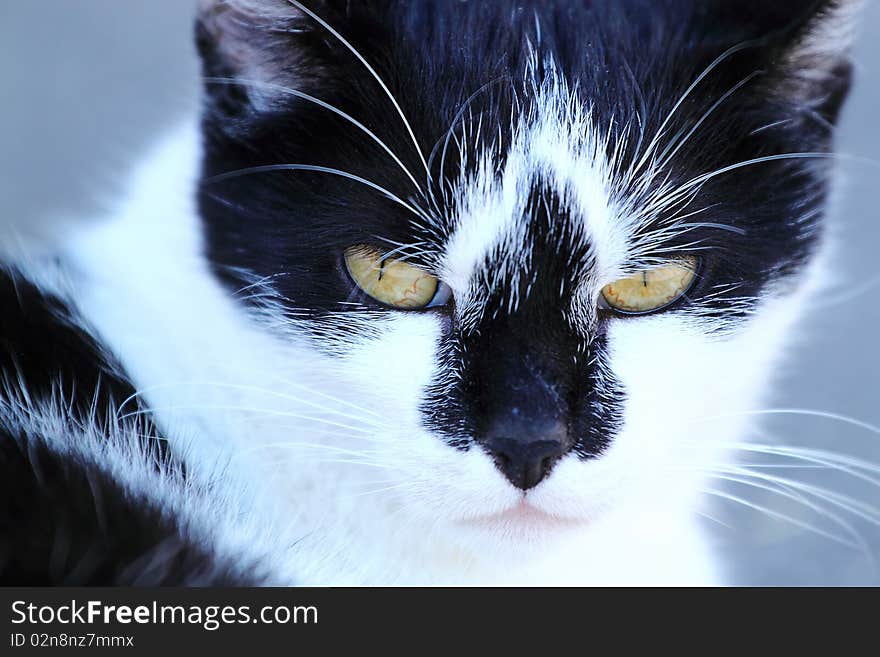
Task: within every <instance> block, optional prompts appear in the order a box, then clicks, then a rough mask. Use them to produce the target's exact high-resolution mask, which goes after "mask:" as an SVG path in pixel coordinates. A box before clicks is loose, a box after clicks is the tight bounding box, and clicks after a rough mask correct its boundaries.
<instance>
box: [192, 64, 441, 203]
mask: <svg viewBox="0 0 880 657" xmlns="http://www.w3.org/2000/svg"><path fill="white" fill-rule="evenodd" d="M204 81H205V82H207V83H209V84H230V85H241V86H248V87H257V88H266V89H272V90H274V91H279V92H281V93H284V94H288V95H291V96H295V97H296V98H300V99H302V100H305V101H307V102H309V103H314V104H315V105H318V106H319V107H323V108H324V109H326V110H329V111H331V112H333V113H334V114H336V115H337V116H339V117H340V118H342V119H344V120H346V121H348V122H349V123H351V124H352V125H353V126H355V127H356V128H357V129H358V130H360V131H361V132H363V133H364V134H366V135H367V136H368V137H369V138H370V139H372V140H373V141H374V142H376V143H377V144H378V145H379V146H380V147H381V148H382V150H384V151H385V152H386V153H388V155H389V156H391V158H392V159H393V160H394V162H395V163H396V164H397V166H399V167H400V169H401V171H403V173H404V174H406V177H407V178H409V179H410V181H411V182H412V184H413V186H415V188H416V189H417V190H418V191H419V193H421V194H422V195H423V196H424V190H423V189H422V187H421V185H419V183H418V182H416V179H415V177H414V176H413V175H412V173H411V172H410V170H409V169H408V168H407V167H406V165H404V163H403V162H402V161H401V159H400V158H399V157H398V156H397V155H396V154H395V153H394V151H392V150H391V148H389V147H388V145H387V144H386V143H385V142H384V141H382V140H381V139H379V137H378V136H377V135H376V134H375V133H374V132H373V131H372V130H370V129H369V128H368V127H367V126H365V125H364V124H363V123H361V122H360V121H358V120H357V119H355V118H354V117H353V116H351V115H350V114H348V113H346V112H343V111H342V110H341V109H339V108H338V107H335V106H334V105H331V104H330V103H328V102H326V101H323V100H321V99H320V98H315V97H314V96H311V95H309V94H307V93H304V92H302V91H299V90H297V89H291V88H290V87H286V86H283V85H280V84H273V83H271V82H262V81H260V80H247V79H244V78H217V77H208V78H204Z"/></svg>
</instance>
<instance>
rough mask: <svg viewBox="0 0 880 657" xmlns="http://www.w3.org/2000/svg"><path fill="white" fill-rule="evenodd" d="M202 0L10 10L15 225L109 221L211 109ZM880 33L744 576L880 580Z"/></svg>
mask: <svg viewBox="0 0 880 657" xmlns="http://www.w3.org/2000/svg"><path fill="white" fill-rule="evenodd" d="M771 1H772V0H771ZM780 1H781V0H780ZM194 5H195V0H152V1H151V2H138V1H136V0H128V1H122V0H54V1H52V0H50V1H43V2H33V1H28V0H0V80H2V88H3V93H2V94H0V97H2V105H0V212H2V214H3V217H2V220H3V221H10V220H11V221H16V222H17V223H18V224H19V226H20V227H21V229H22V230H23V231H24V232H25V233H28V232H31V233H34V234H44V233H50V232H52V230H53V229H56V228H57V223H56V222H57V221H58V220H59V219H68V218H75V217H83V216H89V215H96V214H99V213H100V212H101V210H102V204H103V203H105V202H106V201H108V200H109V199H111V198H112V197H113V192H114V190H115V189H118V188H119V186H120V185H121V184H122V183H124V181H125V176H124V173H125V172H126V171H127V170H128V169H129V168H131V167H132V166H133V164H134V163H135V162H136V161H137V157H136V155H137V154H138V153H139V152H141V151H142V150H143V149H144V148H146V147H148V146H149V145H150V144H151V143H152V142H153V141H154V139H155V138H156V137H157V135H159V134H160V133H161V132H162V130H163V129H165V128H168V127H170V126H171V125H173V124H174V123H175V122H176V121H177V120H178V119H179V118H180V117H182V116H184V115H186V113H187V112H191V111H193V109H194V108H195V107H197V105H198V84H199V83H198V67H197V62H196V59H195V55H194V53H193V48H192V45H191V40H192V39H191V35H192V31H191V17H192V12H193V7H194ZM878 37H880V2H876V1H875V2H871V3H869V6H868V9H867V12H866V15H865V18H864V20H863V21H862V24H861V37H860V40H859V43H858V47H857V49H856V52H855V61H856V66H857V79H856V86H855V90H854V93H853V95H852V97H851V100H850V102H849V105H848V106H847V109H846V112H845V115H844V119H843V123H842V125H841V128H840V133H839V150H840V151H841V152H842V153H844V154H846V155H847V156H853V157H848V158H847V159H845V160H844V161H843V162H842V164H841V173H842V176H841V177H842V180H841V184H840V186H839V189H838V193H837V198H836V200H835V204H834V226H833V230H834V232H835V234H836V237H837V242H838V246H837V254H836V258H835V265H834V266H835V268H836V271H835V273H836V275H837V276H838V277H839V279H840V280H841V282H842V284H841V285H840V286H839V290H838V291H837V292H835V293H834V294H831V295H828V296H827V298H823V299H820V300H819V302H818V304H817V306H816V307H815V308H814V310H813V312H811V314H810V316H809V317H808V319H807V321H806V322H804V323H803V325H802V333H801V334H800V335H798V336H795V339H794V344H793V346H792V352H791V354H790V358H789V359H788V361H787V363H786V365H785V367H784V368H783V371H781V372H779V373H778V377H779V379H778V382H779V385H778V386H777V395H776V398H775V399H774V400H773V402H772V403H773V405H772V407H773V408H777V409H789V410H791V411H794V410H798V411H809V414H805V413H801V412H798V413H794V412H787V411H786V412H784V413H779V414H773V415H768V416H767V417H766V421H765V422H764V423H763V425H764V430H763V431H762V434H761V435H759V436H757V437H756V442H758V443H760V444H762V445H767V446H770V447H772V451H774V452H776V451H779V452H786V451H788V450H791V449H795V448H796V449H797V450H799V451H798V454H799V456H800V457H801V458H797V459H793V458H791V457H790V456H786V455H781V454H778V455H773V456H759V455H754V456H753V457H752V458H751V461H752V462H754V463H760V464H761V466H762V467H761V468H760V469H757V470H756V472H760V473H762V474H766V476H767V477H768V479H766V480H760V479H759V480H753V483H757V484H758V487H756V486H744V485H742V484H736V483H732V482H728V483H727V484H726V485H725V486H724V487H723V490H724V491H726V493H727V494H729V495H731V496H735V497H738V498H742V499H743V500H744V501H747V502H748V503H749V504H751V505H753V506H754V508H748V507H746V506H744V505H742V504H739V503H734V502H732V501H730V500H727V501H724V500H721V499H719V500H717V501H716V502H715V503H713V507H712V509H711V515H712V516H713V517H714V518H715V519H717V520H718V522H716V523H710V525H709V527H710V529H711V531H712V534H713V536H714V538H715V540H716V542H717V544H718V546H719V549H721V550H723V552H724V553H725V554H726V555H727V558H728V561H729V563H731V564H732V573H731V575H732V581H733V582H734V583H737V584H745V585H756V584H783V585H800V584H810V585H864V584H874V585H880V566H878V563H880V528H878V524H880V523H878V522H877V520H880V430H878V429H877V428H876V427H877V426H880V395H878V392H880V348H878V344H877V337H878V333H880V303H877V302H875V299H877V298H880V268H878V267H877V266H876V263H877V261H878V248H880V220H878V219H880V216H878V215H880V211H878V209H877V208H878V199H880V184H878V183H880V116H878V112H877V107H878V106H880V38H878ZM829 453H832V454H829ZM805 458H808V459H809V460H805ZM830 466H835V467H830ZM770 478H774V480H773V481H771V479H770ZM871 479H874V480H875V481H876V482H877V483H873V482H872V481H871ZM762 487H763V488H762ZM770 488H772V489H774V490H765V489H770ZM875 519H876V520H875ZM875 562H876V563H875Z"/></svg>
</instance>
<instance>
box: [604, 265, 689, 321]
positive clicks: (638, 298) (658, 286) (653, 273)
mask: <svg viewBox="0 0 880 657" xmlns="http://www.w3.org/2000/svg"><path fill="white" fill-rule="evenodd" d="M696 276H697V259H696V258H693V257H687V258H680V259H679V260H677V261H675V262H672V263H670V264H668V265H664V266H663V267H657V268H656V269H648V270H646V271H643V272H640V273H638V274H636V275H634V276H630V277H629V278H624V279H622V280H619V281H617V282H616V283H612V284H611V285H606V286H605V287H604V288H602V296H603V297H605V301H606V302H607V303H608V305H609V306H611V307H612V308H613V309H614V310H618V311H620V312H623V313H632V314H636V315H638V314H643V313H649V312H653V311H655V310H660V309H662V308H665V307H666V306H668V305H670V304H672V303H674V302H676V301H678V300H679V299H680V298H681V297H682V296H683V295H684V294H685V293H687V291H688V290H689V289H690V288H691V286H692V285H693V283H694V279H695V278H696Z"/></svg>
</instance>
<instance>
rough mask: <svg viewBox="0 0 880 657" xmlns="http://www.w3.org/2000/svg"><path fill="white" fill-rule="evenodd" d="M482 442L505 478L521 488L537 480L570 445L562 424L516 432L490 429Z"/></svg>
mask: <svg viewBox="0 0 880 657" xmlns="http://www.w3.org/2000/svg"><path fill="white" fill-rule="evenodd" d="M482 443H483V449H485V450H486V451H487V452H488V453H489V455H490V456H491V457H492V458H493V459H494V460H495V465H496V466H497V467H498V469H499V470H501V472H502V473H503V474H504V476H505V477H507V479H508V481H510V483H512V484H513V485H514V486H516V487H517V488H521V489H522V490H529V489H531V488H534V487H535V486H537V485H538V484H539V483H541V482H542V481H543V480H544V478H545V477H546V476H547V475H548V474H550V471H551V470H552V469H553V466H554V465H556V462H557V461H558V460H559V459H560V458H561V457H563V456H565V454H566V453H568V451H569V450H570V449H571V446H572V444H571V441H570V440H569V437H568V431H567V430H566V428H565V426H564V425H563V424H562V423H556V424H553V425H551V426H546V425H545V426H544V427H542V428H541V430H537V431H530V432H528V433H526V434H522V433H519V435H516V434H514V435H511V432H509V431H503V430H501V431H497V430H496V431H490V432H489V433H488V434H487V435H486V436H485V437H484V439H483V441H482Z"/></svg>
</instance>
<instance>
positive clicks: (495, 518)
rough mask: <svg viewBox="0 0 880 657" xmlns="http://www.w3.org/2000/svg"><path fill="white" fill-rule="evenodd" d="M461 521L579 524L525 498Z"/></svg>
mask: <svg viewBox="0 0 880 657" xmlns="http://www.w3.org/2000/svg"><path fill="white" fill-rule="evenodd" d="M463 522H465V523H467V524H477V525H498V524H513V525H550V524H554V525H573V524H579V521H578V520H575V519H574V518H563V517H560V516H554V515H551V514H549V513H547V512H546V511H542V510H541V509H539V508H537V507H535V506H532V505H531V504H529V503H528V501H526V499H525V498H523V499H522V500H520V501H519V502H518V503H517V504H516V505H514V506H512V507H510V508H509V509H506V510H504V511H501V512H500V513H491V514H488V515H484V516H475V517H473V518H467V519H465V520H464V521H463Z"/></svg>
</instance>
